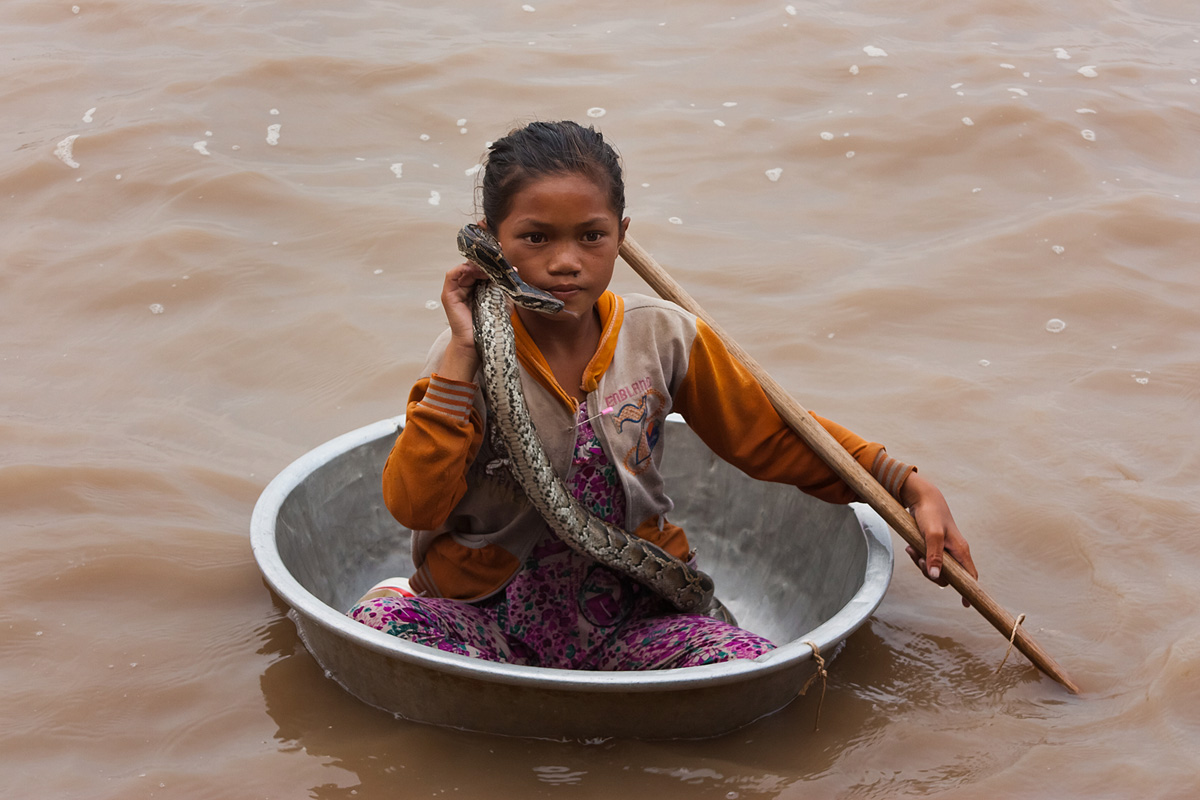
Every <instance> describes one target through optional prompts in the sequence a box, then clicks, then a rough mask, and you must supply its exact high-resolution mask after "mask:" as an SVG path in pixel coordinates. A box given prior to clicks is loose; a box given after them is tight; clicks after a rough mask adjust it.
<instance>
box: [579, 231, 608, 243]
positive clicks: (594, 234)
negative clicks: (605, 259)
mask: <svg viewBox="0 0 1200 800" xmlns="http://www.w3.org/2000/svg"><path fill="white" fill-rule="evenodd" d="M603 238H604V232H603V231H588V232H587V233H585V234H584V235H583V240H584V241H585V242H598V241H600V240H601V239H603Z"/></svg>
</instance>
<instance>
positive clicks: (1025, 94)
mask: <svg viewBox="0 0 1200 800" xmlns="http://www.w3.org/2000/svg"><path fill="white" fill-rule="evenodd" d="M1008 90H1009V91H1010V92H1012V93H1013V94H1019V95H1021V97H1029V92H1027V91H1025V90H1024V89H1018V88H1017V87H1015V86H1010V87H1008Z"/></svg>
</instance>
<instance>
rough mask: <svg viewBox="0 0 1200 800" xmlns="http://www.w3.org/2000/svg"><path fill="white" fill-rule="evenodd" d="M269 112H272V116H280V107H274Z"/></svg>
mask: <svg viewBox="0 0 1200 800" xmlns="http://www.w3.org/2000/svg"><path fill="white" fill-rule="evenodd" d="M269 113H270V114H271V116H272V117H278V116H279V109H278V108H272V109H271V111H270V112H269Z"/></svg>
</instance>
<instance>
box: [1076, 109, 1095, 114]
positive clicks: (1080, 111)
mask: <svg viewBox="0 0 1200 800" xmlns="http://www.w3.org/2000/svg"><path fill="white" fill-rule="evenodd" d="M1075 113H1076V114H1095V113H1096V109H1094V108H1077V109H1075Z"/></svg>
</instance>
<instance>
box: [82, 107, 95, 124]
mask: <svg viewBox="0 0 1200 800" xmlns="http://www.w3.org/2000/svg"><path fill="white" fill-rule="evenodd" d="M95 113H96V109H94V108H89V109H88V110H87V111H86V112H84V115H83V121H84V122H91V121H92V119H93V117H92V114H95Z"/></svg>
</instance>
